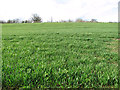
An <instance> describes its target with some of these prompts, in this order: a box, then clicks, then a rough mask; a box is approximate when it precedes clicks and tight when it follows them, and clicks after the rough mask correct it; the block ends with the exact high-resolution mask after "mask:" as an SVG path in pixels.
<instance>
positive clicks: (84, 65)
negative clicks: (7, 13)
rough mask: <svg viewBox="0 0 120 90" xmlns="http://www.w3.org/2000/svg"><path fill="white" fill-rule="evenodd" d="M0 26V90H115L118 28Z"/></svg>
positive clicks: (111, 25) (114, 25) (95, 25)
mask: <svg viewBox="0 0 120 90" xmlns="http://www.w3.org/2000/svg"><path fill="white" fill-rule="evenodd" d="M2 26H3V30H2V32H3V33H2V34H3V36H2V40H3V41H2V45H3V47H2V59H3V69H2V70H3V78H2V82H3V87H8V88H10V87H21V88H30V87H32V88H50V87H51V88H95V87H96V88H102V87H106V88H109V87H110V88H117V87H118V63H117V61H118V46H117V45H118V26H117V23H33V24H3V25H2Z"/></svg>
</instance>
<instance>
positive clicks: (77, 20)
mask: <svg viewBox="0 0 120 90" xmlns="http://www.w3.org/2000/svg"><path fill="white" fill-rule="evenodd" d="M75 22H84V20H83V19H81V18H78V19H76V21H75Z"/></svg>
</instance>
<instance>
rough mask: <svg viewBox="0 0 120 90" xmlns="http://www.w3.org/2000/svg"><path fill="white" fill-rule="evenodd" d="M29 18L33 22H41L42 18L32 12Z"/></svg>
mask: <svg viewBox="0 0 120 90" xmlns="http://www.w3.org/2000/svg"><path fill="white" fill-rule="evenodd" d="M31 19H32V21H33V22H34V23H36V22H40V23H41V22H42V18H41V17H40V16H39V15H38V14H33V15H32V18H31Z"/></svg>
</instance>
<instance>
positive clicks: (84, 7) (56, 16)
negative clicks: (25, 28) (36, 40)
mask: <svg viewBox="0 0 120 90" xmlns="http://www.w3.org/2000/svg"><path fill="white" fill-rule="evenodd" d="M118 1H119V0H1V1H0V20H8V19H15V18H20V19H22V20H25V19H30V17H31V15H32V14H34V13H37V14H39V15H40V16H41V17H42V19H43V21H50V19H51V17H52V18H53V21H56V20H61V19H62V20H68V19H72V20H75V19H77V18H82V19H85V20H90V19H92V18H94V19H97V20H98V21H104V22H109V21H118Z"/></svg>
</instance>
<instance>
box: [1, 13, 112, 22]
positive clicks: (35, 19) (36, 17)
mask: <svg viewBox="0 0 120 90" xmlns="http://www.w3.org/2000/svg"><path fill="white" fill-rule="evenodd" d="M41 22H42V18H41V17H40V16H39V15H38V14H33V15H32V17H31V18H30V19H29V20H23V21H21V20H20V19H13V20H8V21H3V20H0V23H41ZM48 22H53V18H52V17H51V21H48ZM56 22H78V23H79V22H98V21H97V19H91V20H90V21H87V20H83V19H81V18H78V19H76V20H75V21H73V20H71V19H69V20H60V21H56ZM109 23H112V22H109Z"/></svg>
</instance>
